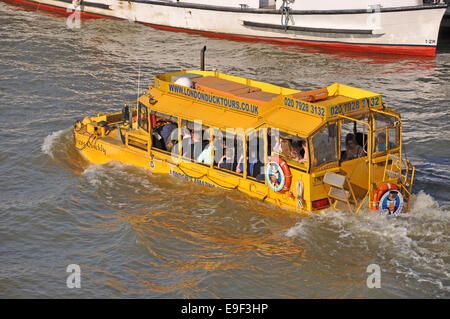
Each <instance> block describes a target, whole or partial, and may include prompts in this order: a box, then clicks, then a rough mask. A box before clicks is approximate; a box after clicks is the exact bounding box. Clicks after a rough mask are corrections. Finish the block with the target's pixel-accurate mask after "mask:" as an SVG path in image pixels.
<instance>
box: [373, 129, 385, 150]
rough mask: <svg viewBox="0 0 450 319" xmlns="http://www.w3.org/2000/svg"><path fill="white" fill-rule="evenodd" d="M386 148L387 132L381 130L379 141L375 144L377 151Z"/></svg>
mask: <svg viewBox="0 0 450 319" xmlns="http://www.w3.org/2000/svg"><path fill="white" fill-rule="evenodd" d="M385 150H386V134H385V133H384V132H380V133H379V134H378V135H377V143H376V144H375V152H383V151H385Z"/></svg>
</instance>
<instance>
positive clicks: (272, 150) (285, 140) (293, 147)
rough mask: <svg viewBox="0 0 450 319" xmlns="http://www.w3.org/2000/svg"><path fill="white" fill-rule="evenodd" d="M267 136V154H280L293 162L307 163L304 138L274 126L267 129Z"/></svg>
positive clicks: (306, 148)
mask: <svg viewBox="0 0 450 319" xmlns="http://www.w3.org/2000/svg"><path fill="white" fill-rule="evenodd" d="M268 136H269V139H268V153H269V154H268V155H280V156H282V157H283V158H285V159H286V160H288V161H291V162H292V163H294V164H297V163H308V161H309V156H308V147H307V143H306V139H304V138H301V137H298V136H295V135H292V134H289V133H285V132H282V131H279V130H278V129H274V128H272V129H269V130H268Z"/></svg>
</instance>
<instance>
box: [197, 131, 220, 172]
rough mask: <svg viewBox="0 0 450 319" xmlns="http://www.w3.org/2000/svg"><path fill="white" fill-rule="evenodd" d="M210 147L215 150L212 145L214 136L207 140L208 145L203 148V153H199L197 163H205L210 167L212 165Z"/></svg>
mask: <svg viewBox="0 0 450 319" xmlns="http://www.w3.org/2000/svg"><path fill="white" fill-rule="evenodd" d="M211 145H213V148H214V150H215V149H216V147H215V145H214V136H211V137H210V138H209V144H208V145H207V146H206V147H205V149H204V150H203V152H201V153H200V155H199V156H198V158H197V162H199V163H205V164H208V165H210V164H211V163H212V158H211Z"/></svg>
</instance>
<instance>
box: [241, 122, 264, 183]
mask: <svg viewBox="0 0 450 319" xmlns="http://www.w3.org/2000/svg"><path fill="white" fill-rule="evenodd" d="M265 135H266V132H265V130H264V129H261V130H259V131H257V132H253V133H251V134H250V135H249V136H248V140H247V157H246V158H247V176H248V177H253V178H256V179H257V180H261V181H263V180H264V179H265V178H264V159H265V156H264V155H265V153H264V138H265ZM243 164H244V162H243V161H242V165H241V164H240V165H239V169H240V170H241V171H242V170H243V169H244V167H243V166H244V165H243Z"/></svg>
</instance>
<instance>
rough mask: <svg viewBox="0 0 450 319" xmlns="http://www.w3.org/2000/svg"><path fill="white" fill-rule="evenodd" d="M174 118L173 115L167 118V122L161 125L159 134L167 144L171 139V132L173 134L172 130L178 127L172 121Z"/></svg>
mask: <svg viewBox="0 0 450 319" xmlns="http://www.w3.org/2000/svg"><path fill="white" fill-rule="evenodd" d="M172 119H173V118H172V117H170V118H169V119H167V120H166V122H165V124H164V125H163V126H162V127H161V130H160V131H159V135H161V137H162V139H163V143H164V145H167V143H168V142H169V139H170V138H169V137H170V134H172V131H173V130H175V129H176V128H177V125H176V124H174V123H173V122H172V121H171V120H172Z"/></svg>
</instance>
